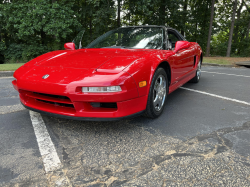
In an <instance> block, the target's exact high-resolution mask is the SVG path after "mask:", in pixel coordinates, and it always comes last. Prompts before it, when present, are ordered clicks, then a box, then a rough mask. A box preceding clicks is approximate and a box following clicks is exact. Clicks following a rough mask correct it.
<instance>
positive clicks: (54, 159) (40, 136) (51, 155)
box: [30, 111, 62, 173]
mask: <svg viewBox="0 0 250 187" xmlns="http://www.w3.org/2000/svg"><path fill="white" fill-rule="evenodd" d="M30 119H31V122H32V125H33V128H34V131H35V135H36V139H37V143H38V147H39V150H40V153H41V155H42V158H43V165H44V168H45V172H46V173H48V172H50V171H54V170H56V169H59V168H60V167H61V166H62V164H61V161H60V159H59V157H58V155H57V152H56V149H55V146H54V144H53V142H52V141H51V138H50V136H49V133H48V131H47V128H46V126H45V124H44V121H43V119H42V116H41V115H40V114H39V113H37V112H33V111H30Z"/></svg>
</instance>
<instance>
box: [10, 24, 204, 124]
mask: <svg viewBox="0 0 250 187" xmlns="http://www.w3.org/2000/svg"><path fill="white" fill-rule="evenodd" d="M83 39H84V38H83ZM64 48H65V50H58V51H53V52H49V53H46V54H43V55H41V56H39V57H37V58H35V59H33V60H31V61H29V62H27V63H26V64H24V65H23V66H21V67H20V68H19V69H17V70H16V71H15V73H14V78H15V80H14V81H13V82H12V84H13V86H14V88H15V89H16V90H17V91H18V92H19V96H20V100H21V103H22V104H23V105H24V106H25V107H26V108H28V109H30V110H34V111H37V112H40V113H45V114H49V115H54V116H58V117H66V118H73V119H77V120H94V121H98V120H101V121H110V120H117V119H122V118H125V117H131V116H135V115H141V114H144V116H146V117H149V118H156V117H158V116H160V115H161V114H162V112H163V109H164V105H165V102H166V99H167V96H168V94H169V93H171V92H173V91H174V90H176V89H177V88H179V87H180V86H182V85H183V84H185V83H187V82H188V81H190V82H194V83H197V82H199V80H200V76H201V64H202V57H203V53H202V49H201V47H200V46H199V44H197V43H196V42H188V41H186V39H185V38H184V37H183V36H182V35H181V34H180V33H179V32H178V31H176V30H175V29H173V28H170V27H166V26H149V25H147V26H130V27H121V28H118V29H115V30H111V31H109V32H107V33H105V34H104V35H102V36H100V37H98V38H97V39H96V40H94V41H93V42H91V43H90V44H89V45H87V46H86V47H82V46H81V42H80V43H76V42H75V41H74V42H71V43H66V44H65V45H64Z"/></svg>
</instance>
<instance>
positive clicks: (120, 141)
mask: <svg viewBox="0 0 250 187" xmlns="http://www.w3.org/2000/svg"><path fill="white" fill-rule="evenodd" d="M202 71H203V72H202V77H201V81H200V82H199V83H198V84H192V83H187V84H185V85H183V87H182V88H179V89H178V90H176V91H174V92H173V93H171V94H170V95H169V96H168V99H167V104H166V107H165V110H164V112H163V114H162V115H161V116H160V117H159V118H157V119H155V120H151V119H147V118H144V117H137V118H133V119H127V120H122V121H116V122H84V121H73V120H66V119H60V118H54V117H50V116H45V115H40V114H38V113H34V112H30V111H28V110H27V109H24V108H23V107H22V106H21V105H20V102H19V98H18V94H17V92H16V91H15V90H14V89H13V87H12V85H11V80H12V78H6V77H5V78H0V141H1V144H0V186H124V187H125V186H239V187H242V186H250V160H249V159H250V94H249V93H250V86H249V82H250V69H247V68H226V67H211V66H204V67H202Z"/></svg>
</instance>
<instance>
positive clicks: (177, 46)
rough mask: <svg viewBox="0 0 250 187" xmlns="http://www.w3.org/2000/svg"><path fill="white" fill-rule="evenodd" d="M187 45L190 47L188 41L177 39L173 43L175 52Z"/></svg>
mask: <svg viewBox="0 0 250 187" xmlns="http://www.w3.org/2000/svg"><path fill="white" fill-rule="evenodd" d="M189 47H190V43H189V42H188V41H177V42H176V44H175V50H174V52H175V53H177V52H178V51H180V50H182V49H187V48H189Z"/></svg>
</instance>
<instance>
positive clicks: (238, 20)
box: [233, 1, 243, 53]
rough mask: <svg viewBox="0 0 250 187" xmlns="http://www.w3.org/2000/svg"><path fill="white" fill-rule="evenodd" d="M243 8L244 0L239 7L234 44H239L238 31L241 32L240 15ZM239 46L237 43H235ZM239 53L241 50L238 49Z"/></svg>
mask: <svg viewBox="0 0 250 187" xmlns="http://www.w3.org/2000/svg"><path fill="white" fill-rule="evenodd" d="M242 8H243V1H242V3H241V5H240V7H239V9H238V10H237V20H236V25H235V31H234V33H235V34H234V40H233V42H234V44H238V33H239V22H240V15H241V10H242ZM234 46H235V47H236V48H237V45H234ZM238 53H239V51H238Z"/></svg>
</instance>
